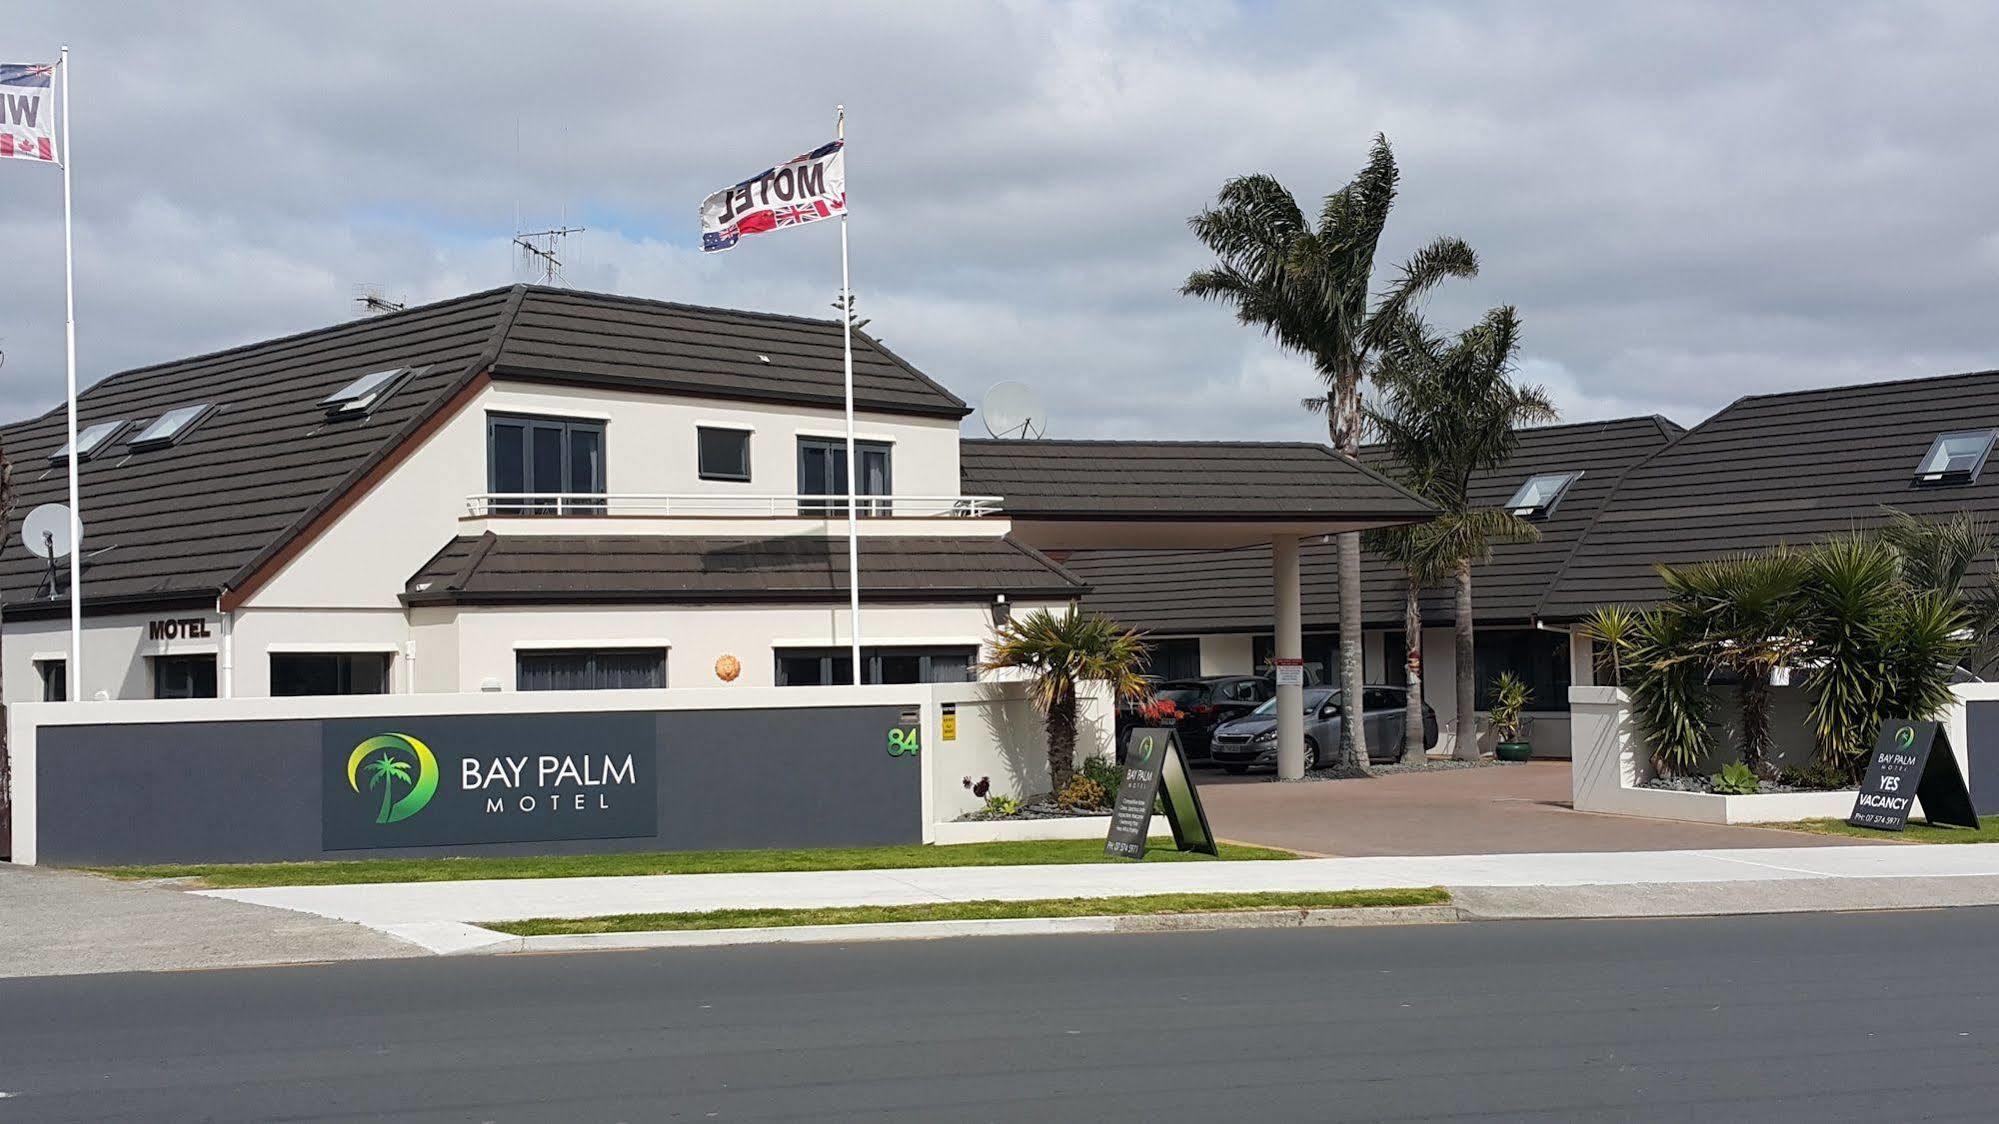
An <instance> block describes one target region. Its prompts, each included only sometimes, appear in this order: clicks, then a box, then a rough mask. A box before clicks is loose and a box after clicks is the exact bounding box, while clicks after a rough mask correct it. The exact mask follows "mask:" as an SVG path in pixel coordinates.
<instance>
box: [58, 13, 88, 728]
mask: <svg viewBox="0 0 1999 1124" xmlns="http://www.w3.org/2000/svg"><path fill="white" fill-rule="evenodd" d="M56 67H57V68H58V69H59V70H61V71H62V284H63V301H64V307H65V315H64V320H63V347H64V353H65V358H66V360H67V366H68V377H69V666H68V667H67V668H65V669H64V670H63V680H64V684H65V685H66V686H67V687H68V688H69V701H70V702H76V701H77V700H78V699H81V698H82V697H83V514H82V512H83V500H82V496H81V495H80V494H79V493H80V489H79V488H78V486H77V471H76V469H77V461H78V449H77V447H76V250H75V248H74V245H73V243H72V241H71V236H70V205H69V164H70V161H71V160H73V159H75V153H74V152H73V151H72V150H71V149H70V146H69V48H68V47H67V46H65V47H63V49H62V53H61V55H60V56H59V57H58V58H57V59H56Z"/></svg>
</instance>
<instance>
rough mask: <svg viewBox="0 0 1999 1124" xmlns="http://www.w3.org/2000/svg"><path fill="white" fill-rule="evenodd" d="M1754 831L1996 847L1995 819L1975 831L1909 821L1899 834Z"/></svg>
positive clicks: (1820, 828) (1830, 825)
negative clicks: (1992, 844)
mask: <svg viewBox="0 0 1999 1124" xmlns="http://www.w3.org/2000/svg"><path fill="white" fill-rule="evenodd" d="M1755 826H1757V827H1781V828H1789V829H1791V830H1792V831H1809V832H1811V833H1812V834H1814V835H1850V836H1852V837H1853V838H1855V839H1872V840H1875V841H1877V842H1881V843H1893V842H1895V841H1896V840H1901V841H1902V842H1904V843H1999V816H1984V817H1982V818H1980V819H1979V821H1978V830H1976V831H1973V830H1972V829H1970V828H1968V827H1932V826H1931V825H1929V824H1927V823H1925V822H1923V821H1922V820H1910V821H1909V826H1908V827H1907V828H1906V829H1904V830H1902V831H1876V830H1874V829H1873V828H1871V827H1854V826H1853V825H1852V824H1849V823H1847V822H1846V821H1845V820H1799V821H1798V822H1797V823H1770V824H1757V825H1755Z"/></svg>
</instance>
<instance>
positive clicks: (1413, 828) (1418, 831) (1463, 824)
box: [1196, 761, 1885, 855]
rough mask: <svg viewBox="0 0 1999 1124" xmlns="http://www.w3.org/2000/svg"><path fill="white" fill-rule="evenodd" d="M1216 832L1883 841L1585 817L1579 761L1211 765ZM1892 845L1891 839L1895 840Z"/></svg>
mask: <svg viewBox="0 0 1999 1124" xmlns="http://www.w3.org/2000/svg"><path fill="white" fill-rule="evenodd" d="M1196 776H1197V777H1198V779H1199V780H1200V782H1201V803H1202V804H1203V805H1204V806H1206V808H1207V810H1208V820H1209V823H1210V825H1211V826H1212V827H1213V828H1214V832H1215V835H1216V836H1217V837H1218V838H1221V839H1232V840H1236V841H1238V842H1242V843H1262V844H1267V845H1270V846H1275V847H1288V848H1291V849H1293V850H1299V851H1310V852H1313V853H1315V854H1321V855H1476V854H1532V853H1543V852H1571V851H1574V852H1581V851H1679V850H1706V849H1713V848H1724V847H1816V846H1824V847H1839V846H1850V845H1853V844H1857V843H1866V842H1872V840H1860V839H1847V838H1843V837H1840V836H1831V835H1808V834H1806V833H1804V832H1801V831H1780V830H1776V829H1773V828H1757V827H1722V826H1715V825H1709V824H1692V823H1677V822H1673V821H1669V820H1647V819H1639V818H1636V817H1633V816H1607V815H1598V814H1595V813H1591V812H1578V811H1576V810H1574V809H1573V808H1570V807H1569V763H1568V762H1566V761H1532V762H1528V763H1526V764H1521V765H1495V766H1492V767H1490V768H1483V769H1449V770H1439V771H1436V772H1426V773H1396V774H1391V775H1389V776H1383V777H1375V778H1373V779H1371V780H1364V781H1362V780H1353V781H1302V782H1295V783H1291V784H1274V783H1271V782H1270V781H1269V779H1268V777H1267V775H1266V776H1262V777H1258V776H1250V777H1229V776H1224V775H1222V774H1220V773H1215V772H1209V771H1207V770H1201V771H1198V772H1197V773H1196ZM1884 841H1885V840H1884Z"/></svg>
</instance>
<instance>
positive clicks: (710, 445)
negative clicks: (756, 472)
mask: <svg viewBox="0 0 1999 1124" xmlns="http://www.w3.org/2000/svg"><path fill="white" fill-rule="evenodd" d="M694 443H695V445H696V446H697V449H696V454H695V455H696V459H697V462H698V464H697V468H698V470H699V471H698V474H699V476H700V477H701V479H703V480H728V481H733V482H736V483H747V482H748V481H749V478H750V431H749V430H747V429H725V428H723V427H721V426H707V425H703V426H696V427H695V430H694Z"/></svg>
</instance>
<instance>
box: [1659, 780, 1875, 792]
mask: <svg viewBox="0 0 1999 1124" xmlns="http://www.w3.org/2000/svg"><path fill="white" fill-rule="evenodd" d="M1637 787H1639V788H1658V789H1665V790H1667V791H1670V792H1708V793H1714V778H1713V777H1653V778H1652V779H1651V780H1648V781H1644V782H1642V783H1641V784H1639V785H1638V786H1637ZM1859 790H1860V786H1858V785H1851V784H1849V785H1841V786H1840V787H1838V788H1812V787H1808V786H1805V785H1791V784H1784V783H1783V782H1781V781H1762V782H1759V783H1758V785H1757V787H1756V791H1755V792H1753V793H1749V794H1748V795H1751V796H1775V795H1778V794H1781V793H1786V792H1845V793H1854V792H1858V791H1859ZM1715 795H1718V796H1728V795H1736V794H1732V793H1715Z"/></svg>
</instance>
